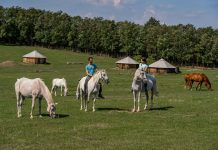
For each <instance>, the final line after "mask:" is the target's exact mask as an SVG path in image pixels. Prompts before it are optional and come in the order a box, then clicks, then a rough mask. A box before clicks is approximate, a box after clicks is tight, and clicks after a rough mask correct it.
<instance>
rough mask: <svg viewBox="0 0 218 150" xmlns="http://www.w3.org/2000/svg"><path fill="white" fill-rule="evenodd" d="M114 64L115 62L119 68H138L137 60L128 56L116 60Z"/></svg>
mask: <svg viewBox="0 0 218 150" xmlns="http://www.w3.org/2000/svg"><path fill="white" fill-rule="evenodd" d="M116 64H117V67H119V68H121V69H131V68H138V65H139V63H138V62H137V61H135V60H134V59H132V58H131V57H129V56H128V57H126V58H123V59H121V60H119V61H117V62H116Z"/></svg>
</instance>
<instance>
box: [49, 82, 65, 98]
mask: <svg viewBox="0 0 218 150" xmlns="http://www.w3.org/2000/svg"><path fill="white" fill-rule="evenodd" d="M59 87H60V88H61V96H62V88H64V96H67V92H68V88H67V82H66V80H65V79H64V78H62V79H59V78H56V79H53V80H52V88H51V94H53V92H54V95H55V96H57V93H56V92H57V88H59Z"/></svg>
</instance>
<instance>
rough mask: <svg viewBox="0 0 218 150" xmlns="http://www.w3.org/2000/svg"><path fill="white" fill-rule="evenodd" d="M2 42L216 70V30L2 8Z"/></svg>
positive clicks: (153, 20) (217, 54)
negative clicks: (157, 60) (139, 23)
mask: <svg viewBox="0 0 218 150" xmlns="http://www.w3.org/2000/svg"><path fill="white" fill-rule="evenodd" d="M0 43H2V44H17V45H37V46H43V47H49V48H67V49H72V50H76V51H81V52H89V53H98V54H107V55H111V56H120V55H131V56H146V57H148V59H150V60H156V59H159V58H165V59H167V60H168V61H170V62H172V63H175V64H178V65H198V66H218V30H217V29H213V28H211V27H207V28H195V27H194V26H193V25H191V24H188V25H182V24H179V25H173V26H167V25H165V24H160V22H159V21H158V20H156V19H155V18H152V17H151V18H150V20H149V21H148V22H146V23H145V24H144V25H138V24H135V23H132V22H127V21H125V22H115V21H112V20H105V19H103V18H101V17H96V18H92V19H90V18H81V17H79V16H74V17H72V16H69V15H68V14H66V13H63V12H61V11H59V12H50V11H44V10H38V9H34V8H30V9H23V8H20V7H12V8H3V7H1V6H0Z"/></svg>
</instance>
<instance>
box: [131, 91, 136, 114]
mask: <svg viewBox="0 0 218 150" xmlns="http://www.w3.org/2000/svg"><path fill="white" fill-rule="evenodd" d="M133 99H134V107H133V110H132V112H135V105H136V92H135V91H133Z"/></svg>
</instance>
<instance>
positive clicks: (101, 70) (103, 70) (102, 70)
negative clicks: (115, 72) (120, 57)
mask: <svg viewBox="0 0 218 150" xmlns="http://www.w3.org/2000/svg"><path fill="white" fill-rule="evenodd" d="M99 72H106V70H105V69H98V70H97V71H96V72H95V73H94V75H96V74H98V73H99ZM94 75H93V76H94Z"/></svg>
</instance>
